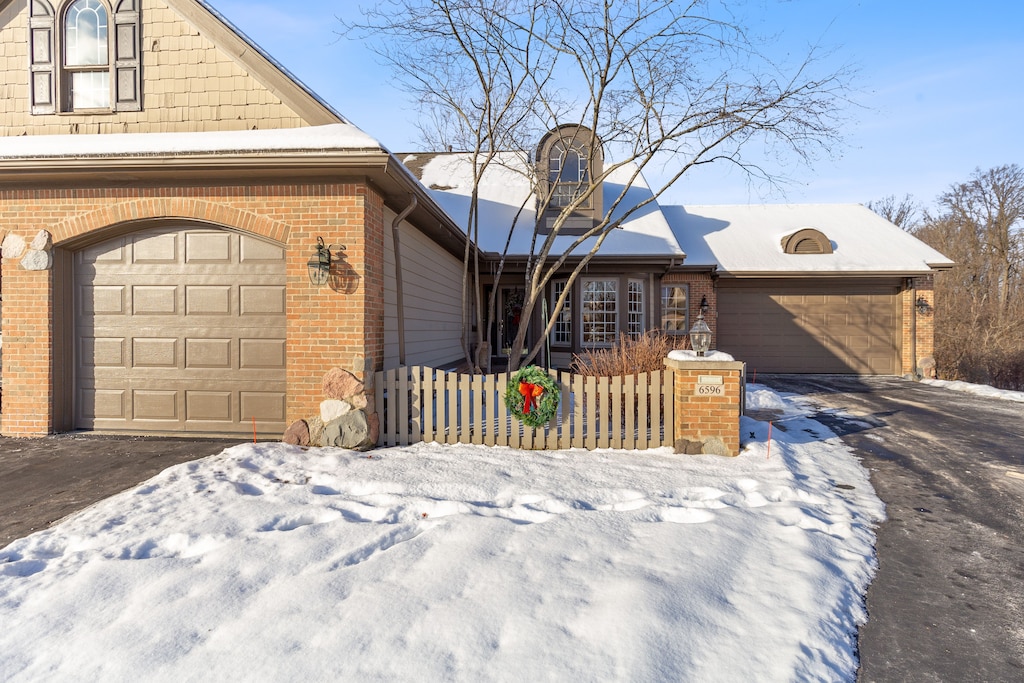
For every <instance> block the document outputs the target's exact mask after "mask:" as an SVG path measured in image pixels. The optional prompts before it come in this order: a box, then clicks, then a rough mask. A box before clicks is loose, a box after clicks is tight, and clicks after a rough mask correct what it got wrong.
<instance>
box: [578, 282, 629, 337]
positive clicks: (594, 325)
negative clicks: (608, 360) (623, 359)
mask: <svg viewBox="0 0 1024 683" xmlns="http://www.w3.org/2000/svg"><path fill="white" fill-rule="evenodd" d="M580 295H581V296H580V298H581V299H582V301H580V312H581V325H582V329H581V330H580V333H581V337H582V343H583V345H584V346H611V345H612V344H614V343H615V337H616V335H617V333H618V327H619V281H618V280H617V279H615V280H612V279H607V280H606V279H598V278H585V279H584V280H583V285H582V287H581V291H580Z"/></svg>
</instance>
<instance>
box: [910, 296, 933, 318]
mask: <svg viewBox="0 0 1024 683" xmlns="http://www.w3.org/2000/svg"><path fill="white" fill-rule="evenodd" d="M914 305H915V306H916V307H917V313H918V315H928V314H929V313H930V312H931V310H932V307H931V304H929V303H928V299H925V298H924V297H923V296H919V297H917V301H916V302H915V303H914Z"/></svg>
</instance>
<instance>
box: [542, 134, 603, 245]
mask: <svg viewBox="0 0 1024 683" xmlns="http://www.w3.org/2000/svg"><path fill="white" fill-rule="evenodd" d="M536 163H537V204H538V211H539V212H540V211H543V216H542V219H543V220H542V222H541V228H542V230H545V231H549V230H551V228H552V227H554V225H555V221H556V220H557V219H558V217H559V216H560V215H562V214H563V213H564V212H568V215H567V216H566V217H565V221H564V223H563V225H562V228H561V230H560V234H563V235H580V234H583V233H585V232H586V231H587V230H590V229H591V228H593V227H594V225H595V224H596V223H597V222H598V221H600V220H601V217H602V215H603V201H602V200H603V197H602V195H603V191H602V188H601V187H600V186H598V187H595V188H593V190H594V191H593V192H590V193H589V194H588V192H589V191H590V190H591V188H592V185H591V184H592V182H593V179H594V178H600V177H601V173H602V171H603V168H604V155H603V152H602V150H601V142H600V140H598V139H597V136H596V135H594V133H593V131H591V130H590V129H589V128H585V127H584V126H578V125H574V124H565V125H561V126H558V127H557V128H555V129H554V130H551V131H549V132H548V133H547V134H546V135H545V136H544V137H543V138H542V139H541V141H540V144H539V145H537V152H536ZM549 198H550V199H549Z"/></svg>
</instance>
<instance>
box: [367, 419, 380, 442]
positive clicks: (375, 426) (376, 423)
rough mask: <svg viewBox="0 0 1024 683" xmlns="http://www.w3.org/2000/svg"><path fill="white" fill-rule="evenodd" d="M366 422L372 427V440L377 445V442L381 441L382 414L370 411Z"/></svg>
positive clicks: (370, 436)
mask: <svg viewBox="0 0 1024 683" xmlns="http://www.w3.org/2000/svg"><path fill="white" fill-rule="evenodd" d="M366 424H367V426H369V428H370V435H369V439H370V442H371V443H372V444H373V445H374V446H376V445H377V442H378V441H380V415H378V414H377V413H368V414H367V415H366Z"/></svg>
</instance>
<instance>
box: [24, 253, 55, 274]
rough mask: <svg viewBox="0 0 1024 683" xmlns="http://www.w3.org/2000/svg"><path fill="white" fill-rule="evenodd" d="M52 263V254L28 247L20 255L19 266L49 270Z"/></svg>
mask: <svg viewBox="0 0 1024 683" xmlns="http://www.w3.org/2000/svg"><path fill="white" fill-rule="evenodd" d="M52 265H53V254H52V253H50V252H48V251H39V250H37V249H29V250H28V251H27V252H25V255H24V256H23V257H21V267H22V268H24V269H25V270H49V269H50V266H52Z"/></svg>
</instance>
